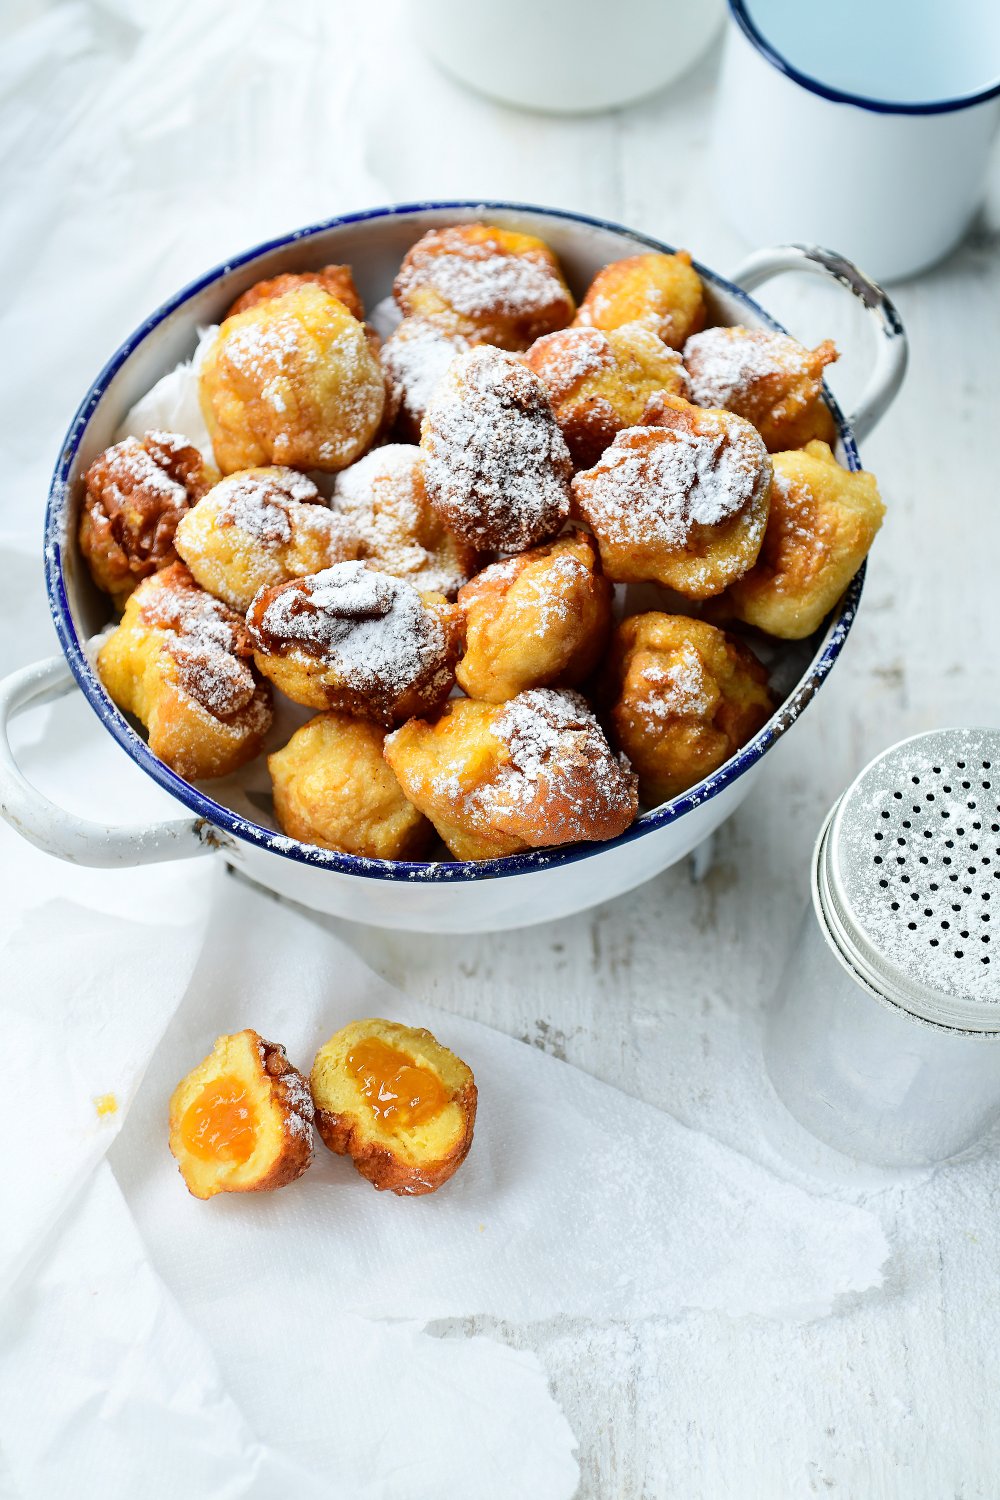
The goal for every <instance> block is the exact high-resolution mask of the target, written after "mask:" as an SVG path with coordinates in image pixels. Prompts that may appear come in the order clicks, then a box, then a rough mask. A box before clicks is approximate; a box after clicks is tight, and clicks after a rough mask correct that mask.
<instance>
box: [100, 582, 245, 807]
mask: <svg viewBox="0 0 1000 1500" xmlns="http://www.w3.org/2000/svg"><path fill="white" fill-rule="evenodd" d="M250 654H251V648H250V639H249V636H248V635H247V631H246V626H245V625H244V623H243V620H242V619H241V618H240V616H239V615H237V614H234V613H233V612H232V610H230V609H228V608H227V607H226V605H225V604H222V603H221V602H220V601H219V600H218V599H213V598H212V595H211V594H208V593H206V592H205V590H204V589H201V588H199V587H198V585H197V584H196V583H195V581H194V579H193V578H192V577H191V574H190V573H189V572H188V570H187V568H185V567H184V565H183V563H174V564H173V565H172V566H171V567H169V568H164V569H163V571H162V572H159V573H153V574H152V575H151V577H149V578H145V579H143V581H142V583H140V585H139V587H138V588H137V589H136V591H135V593H134V594H132V595H131V597H130V598H129V600H128V602H127V603H126V605H125V614H124V615H123V617H122V621H121V624H120V625H118V626H117V628H116V629H115V630H113V631H112V633H111V634H110V635H109V636H108V638H107V640H106V641H105V642H104V645H103V646H102V647H101V650H100V653H99V655H98V658H97V670H98V673H99V675H100V678H101V681H102V682H103V683H104V686H105V687H106V688H107V690H108V693H109V694H110V696H111V697H112V698H113V699H114V701H115V703H117V705H118V707H119V708H120V709H122V710H123V711H124V712H125V713H130V714H134V715H135V716H136V718H137V719H140V720H141V721H142V723H143V724H145V726H146V728H147V730H148V732H149V748H150V749H151V750H152V752H153V754H154V755H158V756H159V758H160V760H162V761H163V762H164V763H165V764H166V765H168V766H170V767H171V769H172V770H174V771H176V772H177V774H178V776H183V777H184V778H185V779H186V780H188V781H198V780H204V779H207V778H209V777H213V776H228V775H229V773H230V772H231V771H235V770H237V769H238V768H239V767H240V766H243V765H246V763H247V761H250V760H253V758H254V756H255V755H257V754H259V752H260V750H261V747H262V745H263V743H264V736H265V735H266V733H267V731H268V729H269V728H270V727H271V717H272V714H271V690H270V688H269V687H268V685H267V684H266V683H261V682H258V680H257V678H256V676H255V675H254V671H253V667H252V665H251V662H250Z"/></svg>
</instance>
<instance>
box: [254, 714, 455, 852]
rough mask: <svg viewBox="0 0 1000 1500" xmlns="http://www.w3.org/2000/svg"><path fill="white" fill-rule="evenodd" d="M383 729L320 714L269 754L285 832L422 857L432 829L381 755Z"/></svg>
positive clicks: (343, 846) (338, 845)
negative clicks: (273, 752) (402, 789)
mask: <svg viewBox="0 0 1000 1500" xmlns="http://www.w3.org/2000/svg"><path fill="white" fill-rule="evenodd" d="M384 739H385V733H384V731H383V730H382V729H381V728H380V727H379V726H378V725H377V724H372V723H370V722H368V721H367V720H365V719H352V718H349V717H348V715H347V714H335V713H327V714H318V715H317V717H316V718H315V719H310V721H309V723H308V724H303V726H302V728H301V729H297V730H296V731H295V733H294V734H293V735H292V737H291V739H290V740H289V741H288V744H287V745H285V747H284V748H283V749H282V750H278V751H276V752H275V754H273V755H269V756H268V758H267V766H268V770H269V771H270V773H271V782H272V785H273V787H274V811H275V815H276V817H277V819H278V822H279V824H280V825H281V828H282V830H283V831H284V832H285V833H287V834H289V835H290V837H291V838H293V839H301V841H302V842H303V843H304V844H318V845H319V847H320V848H321V849H339V850H341V851H342V852H343V853H344V854H359V855H361V856H363V857H364V858H366V859H419V857H420V855H421V854H422V853H423V852H424V850H425V849H426V847H427V844H428V842H429V839H430V833H431V827H430V824H429V823H428V822H427V819H426V818H424V817H423V816H422V815H421V814H420V813H418V812H417V810H416V808H415V807H411V806H410V804H409V802H407V800H406V798H405V797H404V796H403V793H402V792H401V791H400V789H399V782H398V781H397V780H396V778H395V776H394V775H393V774H392V771H391V770H390V769H389V766H388V765H387V764H386V761H385V760H384V758H383V755H382V743H383V740H384Z"/></svg>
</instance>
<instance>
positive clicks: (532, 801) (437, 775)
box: [385, 688, 638, 859]
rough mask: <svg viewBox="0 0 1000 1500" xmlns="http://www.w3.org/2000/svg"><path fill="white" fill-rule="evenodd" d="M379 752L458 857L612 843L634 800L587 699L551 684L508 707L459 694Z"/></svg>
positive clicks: (631, 780)
mask: <svg viewBox="0 0 1000 1500" xmlns="http://www.w3.org/2000/svg"><path fill="white" fill-rule="evenodd" d="M385 758H386V760H387V761H388V762H389V764H390V766H391V767H392V769H393V770H394V771H395V773H396V777H397V780H398V781H399V784H400V786H401V787H402V788H403V791H404V793H405V795H406V796H407V797H408V798H409V800H410V801H411V802H412V803H413V804H414V806H415V807H418V808H419V809H420V811H421V812H422V813H424V814H425V815H426V816H427V817H428V818H430V820H431V822H432V823H433V824H434V827H435V828H436V829H437V831H438V833H439V834H440V835H441V837H442V838H443V839H444V841H445V843H446V844H447V845H448V848H449V849H450V850H451V852H452V854H454V855H455V856H456V858H457V859H496V858H499V857H500V856H502V855H505V854H516V853H518V852H520V851H522V850H524V849H536V848H544V847H547V846H548V845H552V844H574V843H577V842H579V841H580V840H582V839H612V838H615V837H617V835H618V834H619V833H623V832H624V830H625V829H626V828H627V827H628V825H629V824H630V823H631V822H632V820H633V818H634V817H635V814H636V808H637V805H638V804H637V799H636V782H635V777H634V776H632V774H631V773H630V772H629V771H628V770H627V769H626V768H625V767H623V766H622V765H620V764H619V762H618V761H617V760H616V759H615V757H614V755H613V754H612V752H611V748H610V746H609V745H608V742H607V740H606V739H605V738H604V733H603V731H602V730H601V727H600V725H599V724H598V722H597V720H596V719H595V717H594V715H593V713H592V712H591V710H590V708H589V706H588V704H587V701H586V699H585V698H582V697H581V696H580V694H579V693H574V692H561V691H557V690H556V689H554V688H532V689H530V690H529V691H528V692H525V693H519V694H518V696H517V697H516V698H511V699H510V700H509V702H507V703H495V704H494V703H477V702H475V701H474V700H473V699H472V698H457V699H455V700H453V701H452V702H451V703H449V704H448V705H447V707H446V708H445V711H444V713H443V714H442V715H441V717H440V718H439V719H438V720H437V722H436V723H428V722H426V720H423V719H411V720H410V721H409V723H408V724H404V725H403V727H402V728H401V729H397V730H396V732H395V734H390V735H388V736H387V738H386V742H385Z"/></svg>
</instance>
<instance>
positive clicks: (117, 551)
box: [79, 432, 219, 609]
mask: <svg viewBox="0 0 1000 1500" xmlns="http://www.w3.org/2000/svg"><path fill="white" fill-rule="evenodd" d="M218 477H219V476H218V474H216V472H215V470H214V469H211V468H209V466H208V465H207V464H206V463H205V461H204V459H203V458H202V456H201V454H200V453H199V451H198V449H197V448H196V447H194V445H193V444H192V443H189V442H188V441H187V439H186V438H182V437H179V436H178V435H177V433H175V432H147V433H146V435H145V436H144V437H143V438H142V440H141V441H140V440H139V439H138V438H134V437H129V438H125V439H124V440H123V441H122V442H120V443H115V445H114V447H113V448H106V449H105V450H104V452H103V453H102V454H100V455H99V456H98V457H97V458H95V459H94V462H93V463H92V464H91V466H90V468H89V469H88V470H87V473H86V475H85V476H84V484H85V486H86V493H85V494H84V497H83V505H82V508H81V511H80V531H79V537H80V551H81V552H82V553H83V556H84V558H85V559H86V562H87V566H88V568H89V569H90V574H91V577H92V578H93V580H94V582H95V583H96V584H97V587H98V588H99V589H103V590H104V592H105V593H107V594H110V595H111V597H112V598H113V599H114V601H115V604H116V605H117V607H118V608H119V609H121V608H123V606H124V604H125V600H126V599H127V598H128V596H129V594H131V592H132V590H133V589H134V588H135V586H136V584H137V583H138V582H139V580H140V579H142V578H148V577H149V575H150V573H155V572H156V571H157V569H159V568H167V567H169V566H170V564H171V563H172V562H176V561H177V554H176V552H175V551H174V534H175V532H176V530H177V524H178V522H179V521H180V519H181V517H182V516H183V515H184V513H185V511H186V510H187V509H188V507H189V506H191V505H194V504H195V503H196V502H197V501H198V500H199V499H200V498H201V496H202V495H203V494H204V493H205V492H206V490H208V488H209V487H210V486H211V485H212V484H214V482H215V480H216V479H217V478H218Z"/></svg>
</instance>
